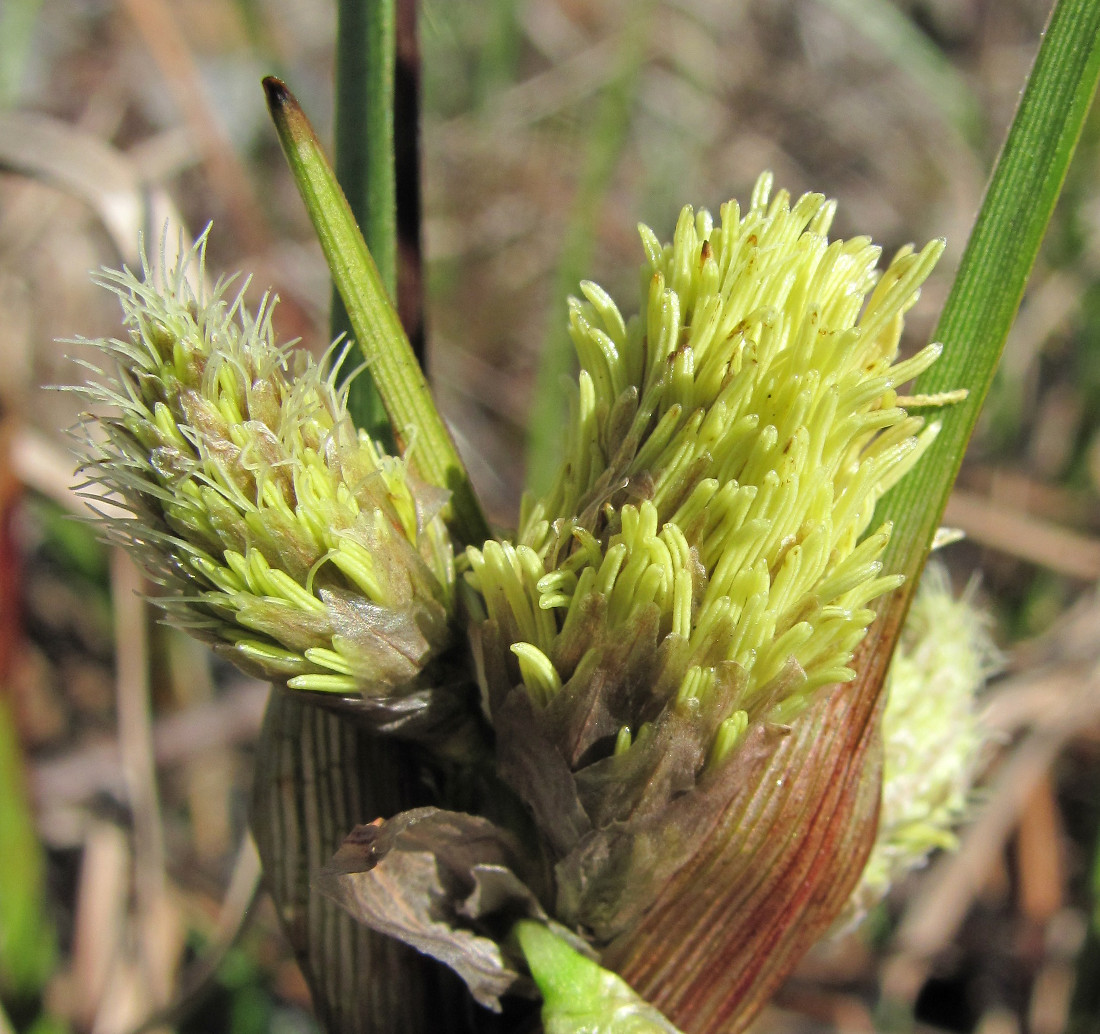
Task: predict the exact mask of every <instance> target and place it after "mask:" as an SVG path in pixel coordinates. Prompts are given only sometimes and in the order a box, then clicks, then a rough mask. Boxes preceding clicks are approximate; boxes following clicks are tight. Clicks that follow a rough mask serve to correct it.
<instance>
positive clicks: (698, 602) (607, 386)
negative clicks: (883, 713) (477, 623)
mask: <svg viewBox="0 0 1100 1034" xmlns="http://www.w3.org/2000/svg"><path fill="white" fill-rule="evenodd" d="M771 187H772V182H771V177H770V176H769V175H765V176H762V177H761V178H760V180H759V181H758V183H757V185H756V188H755V190H754V192H753V196H752V201H751V204H750V205H749V207H748V210H747V211H745V212H744V213H742V212H741V210H740V209H739V207H738V205H737V204H736V203H735V202H732V201H731V202H730V203H728V204H726V205H724V206H723V207H722V210H721V219H720V221H719V222H718V223H717V224H716V223H715V222H714V220H713V219H712V218H711V216H710V215H709V214H708V213H707V212H705V211H701V212H698V213H696V212H693V210H692V209H691V208H685V209H684V210H683V211H682V213H681V215H680V218H679V221H678V223H677V226H676V231H675V235H674V237H673V241H672V243H671V244H670V245H662V244H661V243H660V242H659V241H658V239H657V237H656V236H655V235H654V234H653V233H652V231H650V230H649V229H648V228H646V227H641V228H640V231H641V237H642V243H643V246H644V249H645V252H646V259H647V260H646V263H645V264H644V266H643V268H642V285H643V287H642V304H641V312H640V314H639V315H638V316H637V317H635V318H633V319H631V320H630V321H629V322H628V321H626V320H624V318H623V317H622V315H621V314H620V311H619V309H618V308H617V307H616V305H615V303H614V302H613V301H612V300H611V299H610V297H609V296H608V295H607V294H606V293H605V292H604V291H603V290H601V289H600V288H599V287H597V286H596V285H594V284H591V283H585V284H582V293H583V295H584V298H583V299H572V300H571V302H570V331H571V333H572V337H573V341H574V343H575V345H576V350H577V353H578V356H579V358H580V365H581V370H580V375H579V380H578V384H577V389H576V393H575V397H574V402H573V415H572V421H571V425H570V429H569V436H568V441H567V448H566V456H565V459H564V461H563V463H562V466H561V468H560V472H559V474H558V477H557V480H556V483H555V486H554V488H553V490H552V491H551V492H550V493H549V494H548V495H547V496H546V497H545V498H542V499H538V500H535V499H532V498H528V499H527V500H525V505H524V508H523V514H522V516H521V524H520V529H519V532H518V535H517V538H516V543H515V544H514V545H511V544H506V543H492V544H490V545H488V546H486V548H485V549H483V550H476V549H471V550H468V553H467V555H468V558H469V563H470V568H471V572H470V576H469V577H470V581H471V584H472V585H473V586H474V588H475V589H476V590H477V591H478V592H479V594H480V596H481V600H482V604H483V608H484V612H485V615H486V617H487V618H488V619H489V620H490V621H491V622H493V624H494V626H495V627H496V628H497V629H499V632H500V636H501V638H502V639H503V640H504V641H505V642H506V643H507V644H508V645H509V647H510V650H511V653H512V654H513V655H514V656H515V663H514V665H513V667H512V668H511V669H510V670H511V672H512V674H513V676H514V678H515V679H516V680H517V681H522V683H523V685H524V686H526V687H527V689H528V691H529V693H530V694H531V696H532V697H533V698H534V699H535V700H536V701H538V702H539V703H540V704H542V705H544V706H545V705H546V703H547V702H548V701H549V700H550V699H551V698H552V697H553V696H554V694H555V693H556V692H558V690H559V689H560V687H562V686H563V685H567V684H569V682H570V680H571V679H572V678H573V677H574V674H575V672H576V670H577V665H578V664H579V663H580V662H581V659H582V658H583V657H584V656H585V653H586V651H587V650H589V649H591V648H595V647H596V646H597V645H598V643H599V642H600V641H604V642H606V641H607V638H608V636H611V637H614V636H616V635H621V634H626V632H625V630H626V629H628V627H630V626H631V623H632V622H636V621H637V620H638V619H639V615H641V614H642V613H644V612H646V611H647V610H652V611H653V612H654V613H655V614H656V615H657V617H656V621H657V631H658V636H659V638H660V640H661V641H662V643H663V644H664V645H663V654H662V657H663V659H664V662H665V663H664V666H663V667H662V668H661V670H660V671H658V672H655V673H654V686H653V692H654V694H656V695H657V697H658V698H660V699H662V700H664V699H675V700H677V701H678V702H679V703H680V704H681V705H684V704H687V703H688V702H690V701H692V700H694V701H698V702H699V703H700V704H705V702H706V701H708V699H710V698H711V696H712V694H713V693H714V692H715V686H716V685H719V684H722V685H726V686H729V685H731V684H732V683H731V681H730V678H731V677H730V666H733V667H734V668H736V670H737V671H738V672H740V673H741V676H740V677H739V678H738V679H737V680H736V681H737V692H736V701H735V705H736V706H735V710H734V711H733V712H732V713H731V714H729V715H728V716H727V717H726V718H725V719H724V720H723V722H722V724H721V726H720V727H719V729H718V732H717V734H716V737H715V740H714V743H713V745H712V749H711V759H712V760H720V759H721V758H722V757H724V756H725V755H726V754H727V753H728V752H729V750H730V749H732V748H733V747H734V746H735V745H736V743H737V741H738V739H739V737H740V735H741V733H742V732H743V731H744V730H745V728H746V727H747V725H748V724H749V723H750V722H752V721H756V720H758V719H768V720H770V721H773V722H778V723H784V722H786V721H789V720H790V719H792V718H793V717H795V716H796V715H797V714H798V713H799V712H800V710H801V709H802V708H803V707H804V705H805V703H806V701H807V699H808V697H809V695H810V694H811V693H812V692H813V691H814V690H815V689H816V688H817V687H819V686H822V685H825V684H828V683H835V682H842V681H846V680H849V679H851V678H852V677H853V674H854V673H853V672H852V670H851V668H850V666H849V665H850V661H851V657H852V652H853V650H854V648H855V646H856V645H857V644H858V642H859V641H860V639H861V638H862V637H863V635H864V633H865V630H866V628H867V625H868V624H869V622H870V621H871V618H872V611H871V610H870V609H869V607H868V604H869V603H870V602H871V601H872V600H874V599H875V597H877V596H879V595H881V594H882V593H884V592H887V591H889V590H890V589H891V588H894V587H896V586H897V585H898V584H899V579H898V578H896V577H894V576H891V575H888V574H883V573H882V564H881V560H880V557H881V555H882V551H883V549H884V547H885V545H886V542H887V540H888V537H889V534H890V528H889V526H886V525H884V526H881V527H878V528H873V529H872V528H870V522H871V519H872V516H873V513H874V509H875V503H876V502H877V500H878V499H879V497H880V496H881V495H882V493H883V492H885V491H886V490H887V489H888V488H889V487H890V486H891V485H892V484H894V483H895V482H896V481H897V480H898V479H899V478H900V477H901V476H902V475H903V474H904V473H905V472H906V471H907V470H908V469H909V468H910V467H911V466H912V465H913V464H914V463H915V462H916V460H917V459H918V457H919V456H920V454H921V453H922V451H923V450H924V448H925V447H926V446H927V445H928V444H929V442H930V440H931V437H932V436H933V435H934V434H935V431H936V427H935V426H931V427H923V421H922V420H921V418H919V417H915V416H910V415H909V414H908V413H907V412H906V411H905V410H904V409H903V408H902V407H901V406H900V405H898V404H897V389H898V387H899V386H901V385H902V384H904V383H905V382H907V381H909V380H911V379H912V378H913V377H915V376H916V375H917V374H919V373H920V372H921V371H923V370H925V369H926V368H927V367H928V366H929V365H930V364H931V363H932V362H933V361H934V360H935V359H936V357H937V356H938V355H939V353H940V346H938V345H929V346H928V347H926V348H925V349H923V350H922V351H920V352H918V353H917V354H916V355H914V356H913V357H912V358H909V359H907V360H904V361H899V360H898V343H899V338H900V334H901V329H902V322H903V315H904V313H905V312H906V311H907V310H908V309H909V308H910V307H911V306H912V305H913V303H914V302H915V301H916V298H917V296H918V292H919V288H920V285H921V284H922V282H923V281H924V279H925V278H926V277H927V276H928V274H929V272H930V271H931V269H932V267H933V265H934V264H935V262H936V260H937V258H938V257H939V255H940V253H941V252H942V250H943V243H942V242H941V241H934V242H932V243H930V244H928V245H927V246H926V247H925V248H924V249H923V250H921V251H919V252H917V251H914V250H912V249H910V248H906V249H903V250H902V251H901V252H900V253H899V254H898V255H897V256H895V258H894V259H893V261H892V262H891V263H890V264H889V266H888V267H887V268H886V269H885V271H880V270H879V269H878V261H879V257H880V249H878V248H877V247H875V246H874V245H873V244H871V242H870V241H869V240H868V239H867V238H863V237H857V238H853V239H851V240H838V241H832V242H830V241H829V239H828V237H827V232H828V229H829V225H830V222H831V220H832V217H833V213H834V204H833V203H832V202H829V201H827V200H826V199H825V198H824V197H822V196H821V195H817V194H807V195H805V196H803V197H802V198H800V199H798V200H797V201H796V202H795V203H794V204H793V206H792V205H791V203H790V199H789V196H788V195H787V194H786V193H785V192H782V191H781V192H779V193H777V194H776V195H775V196H774V197H773V196H771ZM491 695H492V694H490V696H491ZM624 724H625V725H630V724H631V723H630V722H629V721H626V720H625V719H624ZM636 732H637V730H636V729H633V733H636ZM628 735H629V733H622V734H621V735H620V736H619V738H618V740H617V741H616V743H617V747H616V749H617V750H619V751H622V750H625V749H627V744H628V743H629V740H628V738H627V737H628Z"/></svg>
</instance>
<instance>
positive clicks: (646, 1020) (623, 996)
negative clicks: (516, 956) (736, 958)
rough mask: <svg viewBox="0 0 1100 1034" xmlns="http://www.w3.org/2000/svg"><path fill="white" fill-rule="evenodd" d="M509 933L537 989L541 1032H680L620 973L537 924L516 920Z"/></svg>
mask: <svg viewBox="0 0 1100 1034" xmlns="http://www.w3.org/2000/svg"><path fill="white" fill-rule="evenodd" d="M514 932H515V936H516V939H517V940H518V941H519V944H520V948H521V949H522V950H523V954H524V957H525V958H526V960H527V965H528V967H529V968H530V970H531V975H532V976H533V977H534V980H535V983H536V985H537V986H538V989H539V991H540V992H541V994H542V1028H543V1031H544V1034H680V1032H679V1031H678V1030H677V1028H676V1027H674V1026H673V1025H672V1024H671V1023H669V1021H668V1020H667V1019H665V1017H664V1016H662V1015H661V1013H660V1012H659V1011H658V1010H657V1009H655V1008H654V1007H653V1006H652V1005H650V1004H649V1003H648V1002H646V1001H645V1000H644V999H642V998H641V997H640V996H639V995H637V994H636V993H635V992H634V991H633V990H632V989H631V987H630V985H629V984H627V982H626V981H625V980H623V978H622V977H620V976H618V975H617V974H615V973H612V972H611V971H609V970H606V969H603V968H602V967H601V966H599V965H598V964H597V963H595V962H593V961H592V960H591V959H588V958H585V957H584V956H583V955H581V954H580V952H578V951H577V950H576V949H574V948H572V947H570V945H568V944H566V942H565V941H563V940H562V939H561V938H559V937H557V936H555V935H554V934H553V933H552V932H551V931H550V930H548V929H547V928H546V927H545V926H543V925H542V924H541V923H536V922H533V921H531V920H522V921H521V922H519V923H517V924H516V927H515V931H514Z"/></svg>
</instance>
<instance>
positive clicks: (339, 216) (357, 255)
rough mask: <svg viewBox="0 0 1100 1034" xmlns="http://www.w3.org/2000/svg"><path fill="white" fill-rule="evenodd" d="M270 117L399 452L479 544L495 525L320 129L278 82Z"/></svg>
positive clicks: (273, 83) (464, 538) (270, 90)
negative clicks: (443, 493)
mask: <svg viewBox="0 0 1100 1034" xmlns="http://www.w3.org/2000/svg"><path fill="white" fill-rule="evenodd" d="M264 89H265V91H266V93H267V100H268V106H269V108H270V109H271V117H272V119H273V120H274V122H275V127H276V129H277V131H278V133H279V141H280V143H281V144H282V146H283V151H284V153H285V154H286V156H287V161H288V162H289V163H290V168H291V171H292V172H293V174H294V179H295V182H296V183H297V185H298V190H299V192H300V193H301V195H302V199H303V201H304V202H305V205H306V209H307V210H308V211H309V217H310V219H311V220H312V222H313V226H314V229H315V230H316V231H317V237H318V239H319V240H320V242H321V248H322V250H323V251H324V254H325V259H326V261H327V262H328V267H329V271H330V272H331V274H332V279H333V282H334V283H335V284H336V287H337V289H338V290H339V292H340V296H341V297H342V298H343V300H344V304H345V305H346V306H347V311H348V316H349V318H350V320H351V326H352V331H353V333H354V335H355V339H356V342H357V343H358V345H359V348H360V349H361V350H362V352H363V356H364V357H365V359H366V361H367V368H368V370H369V372H370V373H371V375H372V376H373V378H374V383H375V385H376V387H377V388H378V391H379V394H380V395H381V396H382V400H383V402H384V403H385V407H386V412H387V414H388V415H389V420H390V424H391V426H392V427H393V432H394V436H395V439H396V442H397V445H398V447H399V448H400V449H401V450H402V452H406V451H407V452H408V455H409V458H410V462H411V463H412V465H413V467H414V468H415V469H416V470H417V471H418V472H419V474H420V476H421V477H422V478H424V479H425V480H426V481H428V482H430V483H431V484H434V485H440V486H441V487H443V488H446V489H447V490H448V491H450V493H451V509H452V517H451V521H450V524H451V528H452V531H453V532H454V534H455V536H456V537H457V538H458V539H459V541H460V542H466V543H471V542H476V543H478V544H480V543H481V542H483V541H484V540H485V539H486V538H488V536H489V526H488V522H487V521H486V519H485V515H484V513H483V512H482V509H481V504H480V503H479V502H478V499H477V496H476V495H475V494H474V489H473V485H472V484H471V483H470V478H469V475H468V474H467V472H466V468H465V466H464V465H463V463H462V460H461V458H460V457H459V455H458V451H457V450H456V449H455V445H454V441H453V440H452V439H451V435H450V432H449V431H448V430H447V427H446V425H445V424H444V423H443V418H442V417H441V416H440V415H439V411H438V410H437V409H436V408H435V403H434V402H433V400H432V396H431V392H430V390H429V389H428V384H427V381H426V380H425V379H424V373H423V371H422V370H421V369H420V364H419V363H418V362H417V359H416V356H415V355H414V354H413V350H412V347H411V345H410V344H409V339H408V337H407V336H406V334H405V330H404V328H403V327H402V326H401V320H400V319H399V318H398V315H397V310H396V309H395V308H394V306H393V302H392V301H391V300H390V297H389V294H388V293H387V291H386V288H385V286H384V285H383V283H382V280H381V278H380V277H379V274H378V270H377V268H376V267H375V264H374V260H373V259H372V258H371V254H370V252H369V251H368V250H367V245H366V243H365V242H364V240H363V235H362V234H361V233H360V232H359V228H358V226H357V225H356V223H355V219H354V217H353V216H352V214H351V211H350V210H349V208H348V203H347V200H346V199H345V198H344V195H343V192H342V191H341V190H340V185H339V184H338V183H337V182H336V176H335V174H334V173H333V171H332V167H331V166H330V165H329V164H328V161H327V159H326V158H325V155H324V152H323V151H322V149H321V145H320V144H319V143H318V141H317V137H316V134H315V133H314V132H313V127H312V126H311V125H310V124H309V120H308V119H307V118H306V117H305V115H304V114H303V112H302V109H301V107H300V106H299V105H298V102H297V100H296V99H295V98H294V95H293V94H292V93H291V92H290V90H288V89H287V87H286V85H285V84H284V83H283V82H282V81H280V80H279V79H276V78H274V77H273V76H269V77H268V78H267V79H265V80H264Z"/></svg>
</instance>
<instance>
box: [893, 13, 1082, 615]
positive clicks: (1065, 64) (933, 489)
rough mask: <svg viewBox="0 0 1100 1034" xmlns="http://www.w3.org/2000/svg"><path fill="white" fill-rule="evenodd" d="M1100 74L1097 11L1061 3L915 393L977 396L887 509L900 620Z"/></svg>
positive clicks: (948, 421) (947, 423) (945, 418)
mask: <svg viewBox="0 0 1100 1034" xmlns="http://www.w3.org/2000/svg"><path fill="white" fill-rule="evenodd" d="M1098 77H1100V4H1098V3H1097V2H1096V0H1059V2H1058V3H1057V5H1056V6H1055V8H1054V11H1053V13H1052V14H1051V18H1050V22H1049V24H1048V26H1047V31H1046V33H1045V34H1044V37H1043V41H1042V43H1041V45H1040V47H1039V52H1038V54H1037V56H1036V58H1035V64H1034V67H1033V68H1032V72H1031V75H1030V77H1029V79H1028V83H1027V87H1026V89H1025V90H1024V93H1023V95H1022V97H1021V99H1020V106H1019V108H1018V109H1017V112H1016V116H1015V119H1014V120H1013V123H1012V126H1011V128H1010V130H1009V133H1008V137H1007V139H1006V140H1005V144H1004V148H1003V150H1002V151H1001V155H1000V158H999V159H998V161H997V165H996V168H995V169H994V172H993V176H992V178H991V180H990V183H989V186H988V188H987V191H986V196H985V200H984V201H983V203H982V207H981V210H980V211H979V213H978V218H977V221H976V223H975V225H974V229H973V231H972V233H971V236H970V240H969V242H968V244H967V246H966V251H965V252H964V254H963V258H962V263H961V264H960V267H959V272H958V275H957V276H956V278H955V283H954V285H953V287H952V289H951V293H950V295H949V297H948V299H947V303H946V305H945V306H944V310H943V314H942V316H941V317H940V321H939V324H938V325H937V327H936V330H935V334H934V337H935V339H936V340H939V341H942V342H943V345H944V354H943V356H942V358H941V359H940V360H939V361H938V362H937V363H936V364H935V365H934V366H933V367H932V368H931V369H930V370H928V371H927V372H926V373H925V374H924V375H923V376H921V377H920V379H919V380H918V381H917V383H916V385H915V388H914V392H915V393H917V394H934V393H936V392H940V391H947V390H950V389H954V388H966V389H967V390H968V391H969V392H970V395H969V397H968V398H967V399H966V401H965V402H963V403H960V404H958V405H955V406H950V407H948V408H947V409H945V410H943V411H942V412H941V413H935V414H933V416H934V419H937V420H941V421H942V428H941V430H940V434H939V437H938V438H937V439H936V441H935V442H934V443H933V445H932V447H931V449H930V450H929V452H928V454H927V455H926V456H925V457H924V459H923V460H922V461H921V462H920V463H919V464H918V465H917V467H916V469H915V470H914V471H913V472H912V473H910V474H909V475H908V476H907V477H906V478H905V479H904V480H903V481H902V482H901V483H900V484H899V485H898V486H897V487H895V488H894V489H893V490H891V491H890V492H889V493H888V494H887V495H886V497H885V498H884V500H883V502H882V505H881V507H880V513H879V515H878V516H879V517H881V518H882V519H888V520H892V521H893V522H894V534H893V539H892V541H891V543H890V546H889V547H888V550H887V553H886V565H887V569H888V570H892V571H900V572H902V573H904V574H906V575H908V576H910V577H909V580H908V583H907V585H906V587H905V588H904V589H902V590H901V592H899V593H898V594H896V595H895V597H894V598H893V600H892V601H891V603H890V607H891V609H892V610H900V612H903V611H904V607H905V606H906V605H907V602H908V598H909V595H910V594H911V593H912V591H913V590H914V589H915V587H916V577H915V576H916V574H918V573H919V571H920V569H921V567H922V566H923V564H924V560H925V558H926V557H927V555H928V551H929V548H930V544H931V541H932V535H933V533H934V532H935V530H936V527H937V526H938V525H939V522H940V519H941V517H942V516H943V509H944V506H946V504H947V497H948V495H949V494H950V491H951V485H952V484H953V482H954V480H955V477H956V475H957V474H958V470H959V466H960V464H961V463H962V457H963V452H964V451H965V449H966V443H967V441H968V440H969V438H970V434H971V432H972V431H973V429H974V424H975V422H976V420H977V418H978V411H979V410H980V408H981V404H982V401H983V400H984V399H985V396H986V393H987V392H988V391H989V386H990V384H991V383H992V380H993V374H994V371H995V369H996V366H997V362H998V360H999V358H1000V355H1001V351H1002V350H1003V348H1004V342H1005V338H1006V337H1007V335H1008V331H1009V328H1010V326H1011V325H1012V321H1013V320H1014V319H1015V316H1016V312H1017V310H1018V308H1019V306H1020V300H1021V298H1022V297H1023V293H1024V287H1025V285H1026V283H1027V279H1028V276H1029V275H1030V273H1031V268H1032V266H1033V265H1034V262H1035V257H1036V255H1037V254H1038V251H1039V245H1040V244H1041V243H1042V240H1043V236H1044V234H1045V232H1046V228H1047V224H1048V223H1049V221H1050V217H1051V214H1052V212H1053V210H1054V203H1055V201H1056V200H1057V198H1058V194H1059V192H1060V191H1061V188H1062V183H1063V181H1064V179H1065V175H1066V168H1067V167H1068V165H1069V161H1070V158H1071V157H1072V155H1073V150H1074V147H1075V146H1076V144H1077V140H1078V137H1079V136H1080V133H1081V128H1082V125H1083V124H1084V121H1085V116H1086V114H1087V112H1088V108H1089V103H1090V101H1091V100H1092V96H1093V94H1094V93H1095V91H1096V84H1097V79H1098Z"/></svg>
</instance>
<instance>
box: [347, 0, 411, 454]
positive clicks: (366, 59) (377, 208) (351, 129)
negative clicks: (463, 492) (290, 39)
mask: <svg viewBox="0 0 1100 1034" xmlns="http://www.w3.org/2000/svg"><path fill="white" fill-rule="evenodd" d="M394 62H395V29H394V0H340V3H339V5H338V9H337V26H336V162H335V164H336V178H337V180H339V182H340V186H341V187H342V188H343V190H344V195H345V196H346V197H347V199H348V205H349V206H350V207H351V212H352V215H353V216H354V217H355V220H356V222H358V224H359V226H360V227H361V228H362V231H363V238H364V240H365V241H366V243H367V248H368V249H369V251H370V253H371V256H372V258H373V259H374V262H375V265H376V266H377V267H378V275H379V277H380V278H381V280H382V284H383V286H384V287H385V289H386V293H387V294H388V295H389V297H390V300H391V301H395V300H396V298H397V216H396V200H395V199H396V188H395V167H394V139H393V134H394V125H393V103H394ZM331 329H332V336H333V338H336V337H338V336H340V335H341V334H345V335H349V336H350V335H352V334H353V333H354V331H353V328H352V324H351V320H350V318H349V317H348V312H347V309H346V308H345V306H344V302H343V299H342V298H341V297H340V292H339V291H338V290H334V291H333V298H332V323H331ZM345 366H346V369H344V370H343V371H342V373H344V374H347V373H350V372H351V370H353V369H354V368H355V366H356V363H355V361H354V356H349V357H348V359H347V361H346V363H345ZM348 409H349V411H350V412H351V416H352V419H353V420H354V421H355V423H356V425H357V426H359V427H363V428H366V429H367V430H368V431H369V432H370V434H371V436H372V437H374V438H378V439H381V440H387V439H389V438H390V427H389V422H388V421H387V419H386V410H385V407H384V406H383V404H382V399H381V396H380V395H379V394H378V391H377V389H376V387H375V385H374V382H373V380H372V378H371V376H370V371H364V372H363V373H362V374H361V375H360V376H358V377H356V378H355V380H353V381H352V382H351V385H350V387H349V391H348Z"/></svg>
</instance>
